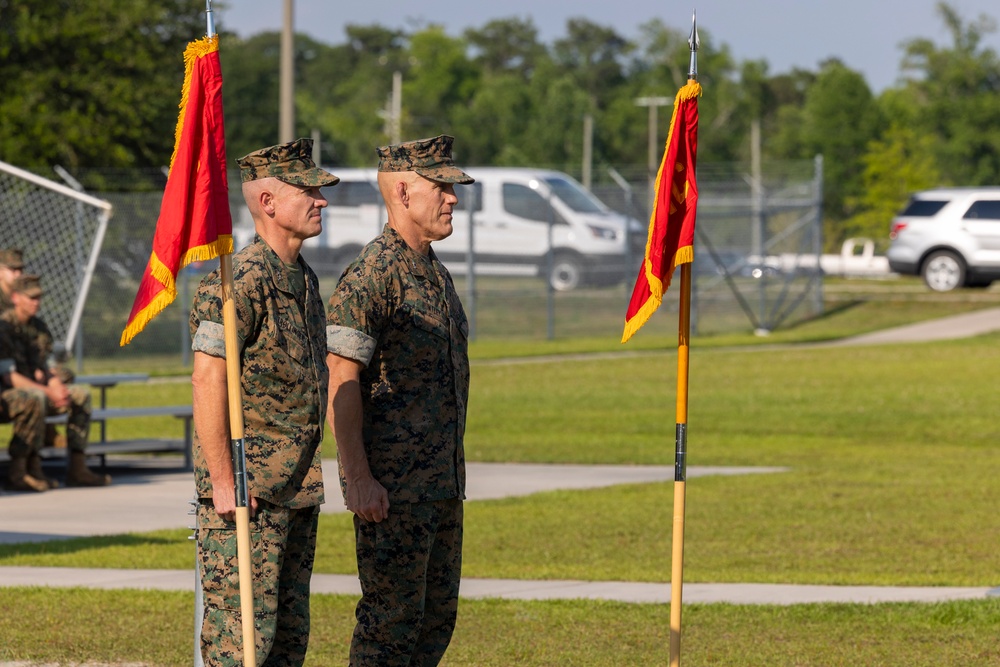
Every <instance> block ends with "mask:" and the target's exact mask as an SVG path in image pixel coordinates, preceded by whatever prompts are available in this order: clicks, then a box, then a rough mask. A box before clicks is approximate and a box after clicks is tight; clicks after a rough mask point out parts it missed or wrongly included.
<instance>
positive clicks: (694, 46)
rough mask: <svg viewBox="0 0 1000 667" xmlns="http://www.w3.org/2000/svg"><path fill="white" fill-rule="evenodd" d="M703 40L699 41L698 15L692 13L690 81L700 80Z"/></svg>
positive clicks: (689, 42) (689, 43)
mask: <svg viewBox="0 0 1000 667" xmlns="http://www.w3.org/2000/svg"><path fill="white" fill-rule="evenodd" d="M700 44H701V40H700V39H698V17H697V13H696V12H695V11H693V10H692V12H691V36H690V37H688V46H689V47H691V67H690V69H688V79H690V80H691V81H697V80H698V46H699V45H700Z"/></svg>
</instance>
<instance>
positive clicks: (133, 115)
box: [0, 0, 205, 171]
mask: <svg viewBox="0 0 1000 667" xmlns="http://www.w3.org/2000/svg"><path fill="white" fill-rule="evenodd" d="M204 9H205V5H204V2H202V1H201V0H163V1H162V2H155V3H149V2H137V1H136V0H106V2H103V3H95V2H87V1H85V0H59V1H53V0H19V1H18V2H16V3H13V2H9V1H8V2H0V118H3V123H2V124H0V159H3V160H6V161H9V162H12V163H15V164H17V165H19V166H22V167H27V168H30V169H40V170H41V169H46V170H47V169H48V168H49V167H50V166H51V165H53V164H61V165H63V166H65V167H66V168H68V169H70V170H71V171H73V170H77V169H80V168H83V167H156V166H161V165H164V164H167V163H168V162H169V161H170V155H171V153H172V152H173V144H174V127H175V125H176V123H177V103H178V101H179V99H180V91H181V82H182V81H183V77H184V61H183V58H182V56H183V52H184V48H185V46H186V45H187V43H188V42H189V41H192V40H194V39H198V38H200V37H202V36H204V34H205V18H204V17H205V15H204Z"/></svg>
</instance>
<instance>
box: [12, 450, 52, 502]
mask: <svg viewBox="0 0 1000 667" xmlns="http://www.w3.org/2000/svg"><path fill="white" fill-rule="evenodd" d="M7 488H8V489H10V490H11V491H33V492H35V493H40V492H42V491H48V490H49V485H48V484H46V483H45V482H43V481H42V480H40V479H35V478H34V477H32V476H31V475H29V474H28V459H26V458H20V457H19V458H16V459H11V460H10V468H8V470H7Z"/></svg>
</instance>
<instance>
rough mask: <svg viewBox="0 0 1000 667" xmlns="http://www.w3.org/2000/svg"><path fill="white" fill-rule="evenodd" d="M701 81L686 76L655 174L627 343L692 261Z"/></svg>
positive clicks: (625, 336) (627, 322)
mask: <svg viewBox="0 0 1000 667" xmlns="http://www.w3.org/2000/svg"><path fill="white" fill-rule="evenodd" d="M700 95H701V85H700V84H699V83H698V82H697V81H688V83H687V85H686V86H684V87H683V88H681V89H680V90H679V91H678V92H677V97H676V98H675V99H674V114H673V116H672V117H671V118H670V132H669V133H668V134H667V144H666V148H665V150H664V152H663V162H661V163H660V171H659V172H658V173H657V175H656V194H655V196H654V197H653V213H652V215H650V217H649V237H648V239H647V240H646V256H645V257H644V258H643V260H642V267H641V268H640V269H639V277H638V278H637V279H636V281H635V289H634V290H633V291H632V299H631V301H629V304H628V312H627V313H625V332H624V333H623V334H622V342H623V343H625V342H627V341H628V339H629V338H631V337H632V336H633V334H635V332H636V331H638V330H639V328H640V327H642V325H643V324H645V323H646V321H647V320H649V318H650V317H651V316H652V315H653V313H654V312H656V309H657V308H659V307H660V303H662V302H663V293H664V292H665V291H666V289H667V288H668V287H669V286H670V278H671V277H672V276H673V274H674V268H675V267H676V266H677V265H678V264H687V263H689V262H692V261H694V246H693V244H694V222H695V217H696V214H697V210H698V184H697V183H696V181H695V164H696V162H697V153H698V97H699V96H700Z"/></svg>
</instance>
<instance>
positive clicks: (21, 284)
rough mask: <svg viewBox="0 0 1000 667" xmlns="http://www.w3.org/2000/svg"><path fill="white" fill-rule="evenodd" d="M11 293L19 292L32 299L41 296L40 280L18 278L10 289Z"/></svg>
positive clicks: (29, 277)
mask: <svg viewBox="0 0 1000 667" xmlns="http://www.w3.org/2000/svg"><path fill="white" fill-rule="evenodd" d="M10 291H11V292H20V293H21V294H24V295H25V296H30V297H32V298H36V297H40V296H41V295H42V279H41V278H39V277H38V276H30V275H28V276H18V277H17V278H16V279H15V280H14V284H13V285H11V287H10Z"/></svg>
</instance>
